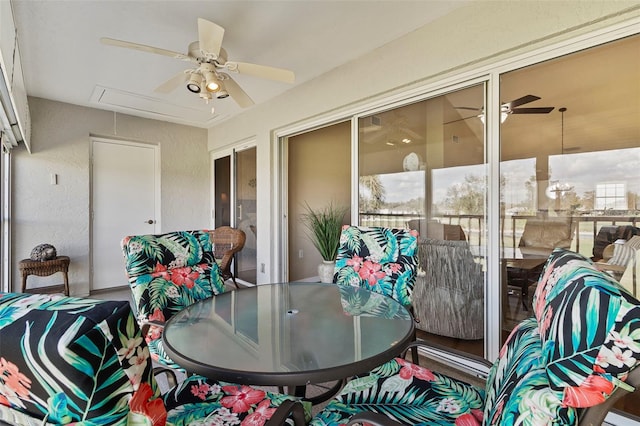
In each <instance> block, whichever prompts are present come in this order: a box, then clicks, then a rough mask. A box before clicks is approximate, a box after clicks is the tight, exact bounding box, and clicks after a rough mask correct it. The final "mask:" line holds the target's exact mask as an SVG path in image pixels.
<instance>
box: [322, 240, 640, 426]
mask: <svg viewBox="0 0 640 426" xmlns="http://www.w3.org/2000/svg"><path fill="white" fill-rule="evenodd" d="M534 308H535V317H532V318H528V319H525V320H524V321H522V322H521V323H520V324H519V325H518V326H516V328H515V329H514V330H513V331H512V332H511V335H510V336H509V337H508V338H507V341H506V342H505V344H504V346H503V347H502V349H501V350H500V354H499V358H498V360H497V361H496V362H495V363H493V366H492V367H491V369H490V372H489V376H488V378H487V384H486V388H485V389H481V388H478V387H475V386H472V385H469V384H467V383H464V382H462V381H459V380H456V379H453V378H450V377H447V376H444V375H441V374H438V373H435V372H432V371H430V370H429V369H427V368H424V367H420V366H418V365H416V364H413V363H410V362H408V361H406V360H405V359H404V358H397V359H395V360H392V361H390V362H388V363H386V364H384V365H382V366H380V367H378V368H376V369H375V370H373V371H371V372H370V373H369V374H368V375H364V376H360V377H357V378H354V379H353V380H351V381H350V382H349V383H348V384H347V385H346V386H345V388H344V389H343V390H342V391H341V393H340V394H339V395H338V396H337V397H336V398H335V399H334V400H332V401H331V402H330V403H329V404H328V405H327V407H326V408H325V409H324V410H323V411H321V412H320V413H319V414H318V415H317V416H316V417H315V418H314V419H313V420H312V422H311V424H312V425H313V426H324V425H338V424H347V423H348V422H350V421H351V422H362V421H365V422H368V423H371V424H394V425H397V424H411V425H412V424H439V425H445V424H450V425H480V424H483V425H514V424H522V425H538V424H546V425H574V424H581V425H583V424H584V425H586V424H592V425H595V424H601V423H602V421H603V420H604V417H605V416H606V413H607V412H608V410H609V409H610V408H611V406H612V404H613V403H614V402H615V401H616V400H617V399H619V398H621V397H622V396H624V395H625V394H626V393H628V392H631V391H634V387H637V386H640V368H637V369H634V368H635V367H636V366H637V364H638V362H639V360H640V302H638V301H637V300H636V299H634V298H633V297H632V296H631V295H630V294H628V293H627V292H626V291H625V290H624V289H622V288H621V287H620V286H619V285H618V284H617V282H616V281H615V280H614V279H613V278H611V277H610V276H609V275H607V274H606V273H603V272H600V271H598V270H597V269H596V268H595V267H594V265H593V263H592V262H591V261H590V260H588V259H586V258H585V257H583V256H581V255H579V254H576V253H573V252H571V251H568V250H566V249H556V250H555V251H554V252H553V253H552V254H551V255H550V257H549V259H548V260H547V263H546V264H545V268H544V271H543V274H542V276H541V278H540V281H539V283H538V287H537V289H536V294H535V296H534ZM418 344H420V343H416V345H418Z"/></svg>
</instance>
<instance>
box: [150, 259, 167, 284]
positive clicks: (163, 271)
mask: <svg viewBox="0 0 640 426" xmlns="http://www.w3.org/2000/svg"><path fill="white" fill-rule="evenodd" d="M151 276H152V277H153V278H162V279H164V280H169V272H167V267H166V266H164V265H163V264H161V263H160V262H158V263H156V267H155V268H154V269H153V272H152V273H151Z"/></svg>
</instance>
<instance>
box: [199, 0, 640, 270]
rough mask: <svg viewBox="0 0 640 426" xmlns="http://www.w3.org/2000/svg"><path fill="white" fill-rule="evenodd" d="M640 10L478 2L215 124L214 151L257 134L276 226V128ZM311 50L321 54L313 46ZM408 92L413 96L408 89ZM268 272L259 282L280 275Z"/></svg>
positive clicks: (266, 204) (266, 249)
mask: <svg viewBox="0 0 640 426" xmlns="http://www.w3.org/2000/svg"><path fill="white" fill-rule="evenodd" d="M639 16H640V4H639V3H638V1H615V2H614V1H608V0H584V1H581V0H579V1H537V0H536V1H528V0H524V1H474V2H471V3H470V4H468V5H466V6H464V7H461V8H459V9H457V10H455V11H454V12H452V13H451V14H450V15H447V16H444V17H443V18H441V19H439V20H437V21H435V22H433V23H431V24H428V25H427V26H425V27H423V28H420V29H418V30H416V31H414V32H412V33H410V34H408V35H407V36H405V37H402V38H400V39H398V40H396V41H393V42H391V43H389V44H387V45H386V46H383V47H381V48H379V49H376V50H374V51H372V52H370V53H368V54H366V55H364V56H363V57H361V58H359V59H358V60H355V61H353V62H351V63H348V64H346V65H344V66H341V67H338V68H336V69H335V70H333V71H331V72H328V73H326V74H323V75H321V76H319V77H318V78H316V79H314V80H311V81H309V82H307V83H305V84H302V85H300V86H298V87H296V88H293V89H292V90H289V91H288V92H286V93H284V94H283V95H281V96H280V97H278V98H276V99H274V100H273V101H271V102H268V103H265V104H261V105H257V106H255V107H253V108H251V109H250V110H248V111H246V112H245V113H243V114H241V115H240V116H237V117H235V118H233V119H231V120H228V121H225V122H224V123H221V124H219V125H217V126H215V127H213V128H211V129H209V136H208V137H209V150H212V151H217V150H220V149H223V148H226V147H229V146H233V145H234V144H235V143H239V142H240V141H243V140H246V139H248V138H252V139H255V140H256V143H257V158H258V164H259V165H261V167H260V169H259V170H258V182H272V185H271V186H270V187H266V185H264V186H261V188H260V190H259V191H258V201H257V203H258V211H260V212H261V214H260V215H259V217H258V227H259V228H260V229H272V228H273V226H272V225H273V223H274V220H276V218H273V217H272V216H271V213H272V212H273V210H271V207H272V205H273V203H274V202H275V201H277V200H274V199H273V195H274V191H275V189H276V188H275V186H274V185H275V184H276V182H278V180H277V176H276V175H275V171H274V166H273V164H276V162H275V161H276V160H275V158H273V154H274V153H275V152H276V151H275V150H273V146H274V144H275V143H276V141H275V138H274V135H275V133H274V130H275V131H277V130H278V129H282V128H287V127H289V126H294V123H295V126H296V127H299V126H301V124H300V123H305V122H309V123H311V122H318V121H319V118H318V117H319V116H323V117H324V116H331V117H332V118H333V119H335V118H336V116H339V115H340V113H341V111H346V112H345V113H344V114H345V116H346V115H347V112H351V111H353V110H354V109H356V110H357V108H358V106H362V108H364V106H366V105H370V104H371V103H372V102H374V101H375V102H382V100H387V99H393V97H394V95H396V94H398V93H407V92H408V91H409V90H412V89H416V88H419V87H425V86H426V85H428V84H431V83H435V82H442V81H443V79H445V78H448V77H453V76H455V75H458V74H460V73H462V72H463V71H470V70H473V69H477V68H478V67H480V66H483V65H487V64H494V63H496V62H497V61H499V60H505V59H508V58H511V57H514V56H515V55H518V54H523V53H525V52H529V51H533V50H535V49H539V48H542V47H544V46H547V45H550V44H552V43H558V42H560V41H563V40H568V39H572V38H575V37H578V36H580V35H584V34H589V33H592V32H594V31H596V30H600V29H602V28H607V27H611V26H612V25H616V24H619V23H620V22H624V21H625V20H629V19H632V18H636V19H637V18H638V17H639ZM309 54H310V55H314V54H319V53H318V52H316V51H314V50H312V49H310V51H309ZM403 97H406V95H403ZM277 237H278V236H277V235H273V234H271V235H270V234H268V233H266V232H265V233H262V234H261V238H260V239H259V241H258V263H266V264H267V265H275V263H277V262H274V260H273V256H274V255H275V253H274V251H275V250H274V247H275V246H274V244H273V241H274V239H275V238H277ZM271 274H272V271H270V270H268V269H267V270H266V271H265V272H264V273H259V274H258V282H269V281H271V280H272V279H274V278H276V277H272V276H271Z"/></svg>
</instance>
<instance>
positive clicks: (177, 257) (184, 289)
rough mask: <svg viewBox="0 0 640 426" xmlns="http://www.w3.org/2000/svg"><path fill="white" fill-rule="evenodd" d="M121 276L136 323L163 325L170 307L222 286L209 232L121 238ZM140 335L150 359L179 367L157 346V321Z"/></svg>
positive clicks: (175, 309)
mask: <svg viewBox="0 0 640 426" xmlns="http://www.w3.org/2000/svg"><path fill="white" fill-rule="evenodd" d="M121 245H122V251H123V253H124V257H125V262H126V270H127V275H128V277H129V284H130V286H131V291H132V294H133V300H134V302H135V305H136V310H137V313H138V321H140V322H141V323H145V322H152V323H160V324H163V323H164V322H165V321H166V320H168V319H169V318H171V317H172V316H173V315H174V314H175V313H176V312H179V311H181V310H182V309H184V308H185V307H187V306H190V305H192V304H193V303H195V302H197V301H199V300H203V299H207V298H209V297H212V296H214V295H216V294H219V293H222V292H223V291H224V283H223V281H222V278H221V276H220V269H219V266H218V264H217V263H216V261H215V259H214V257H213V252H212V246H211V240H210V236H209V233H208V232H207V231H206V230H202V231H178V232H169V233H166V234H160V235H138V236H130V237H125V238H124V239H123V240H122V243H121ZM145 339H146V341H147V344H148V345H149V348H150V350H151V355H152V357H153V359H154V361H156V362H158V363H160V364H162V365H165V366H168V367H171V368H180V367H179V366H178V365H177V364H176V363H175V362H174V361H173V360H171V359H170V358H169V357H168V356H167V354H166V352H165V351H164V348H163V346H162V326H155V325H152V326H151V327H150V328H149V331H148V332H147V334H146V336H145Z"/></svg>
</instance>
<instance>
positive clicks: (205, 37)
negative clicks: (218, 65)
mask: <svg viewBox="0 0 640 426" xmlns="http://www.w3.org/2000/svg"><path fill="white" fill-rule="evenodd" d="M223 38H224V28H222V27H221V26H220V25H218V24H214V23H213V22H211V21H207V20H206V19H202V18H198V42H199V44H200V50H202V51H204V52H206V53H210V54H211V55H213V56H215V58H217V57H218V56H220V48H221V47H222V39H223Z"/></svg>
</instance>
